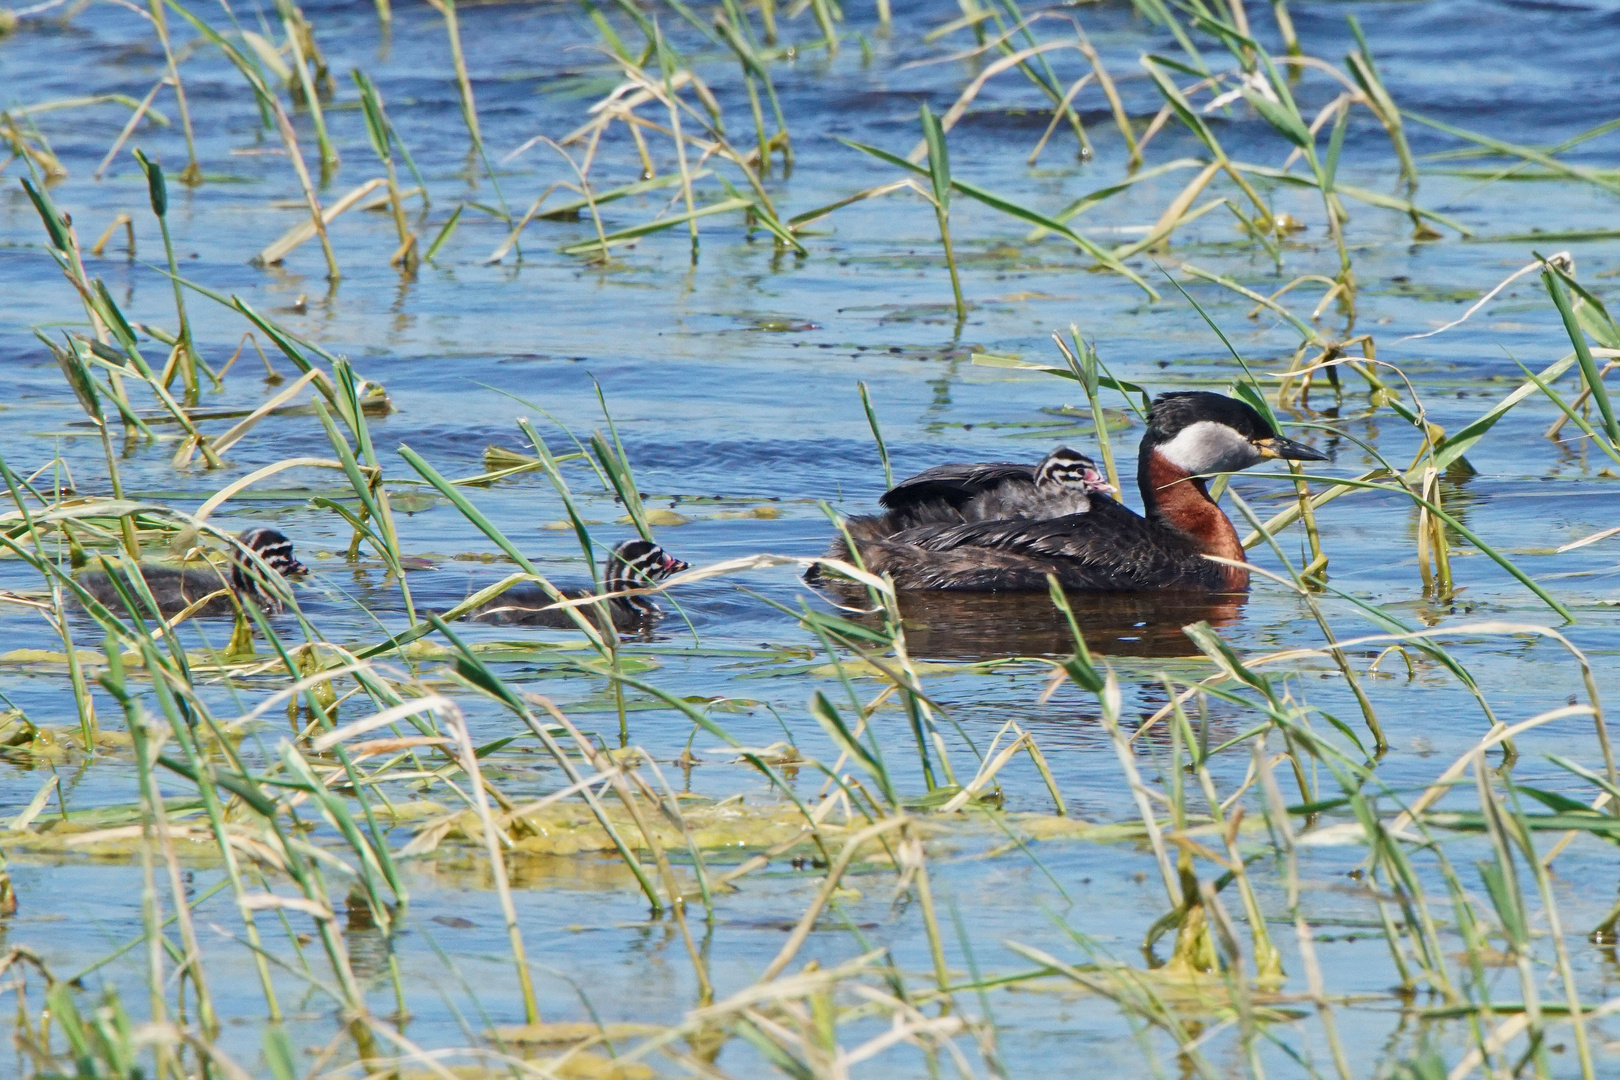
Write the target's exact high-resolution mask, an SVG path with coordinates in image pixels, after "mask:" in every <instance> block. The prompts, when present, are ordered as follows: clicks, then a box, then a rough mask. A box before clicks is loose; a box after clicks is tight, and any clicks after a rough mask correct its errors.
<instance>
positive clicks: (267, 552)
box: [231, 526, 309, 611]
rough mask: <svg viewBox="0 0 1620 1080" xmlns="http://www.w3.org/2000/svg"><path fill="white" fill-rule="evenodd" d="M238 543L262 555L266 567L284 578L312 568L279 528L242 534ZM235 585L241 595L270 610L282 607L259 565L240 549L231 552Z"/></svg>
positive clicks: (261, 527) (237, 539) (232, 576)
mask: <svg viewBox="0 0 1620 1080" xmlns="http://www.w3.org/2000/svg"><path fill="white" fill-rule="evenodd" d="M236 542H237V543H238V544H240V545H241V546H242V547H243V548H246V549H247V550H249V551H252V552H253V553H255V554H256V555H258V556H259V558H261V559H263V560H264V563H265V565H266V566H268V567H269V568H270V569H271V570H274V571H275V572H276V573H278V574H280V575H281V576H282V577H295V576H297V575H299V574H303V573H307V572H308V570H309V568H308V567H306V566H305V565H304V564H303V563H301V562H299V561H298V560H297V559H296V558H294V557H293V544H292V541H291V540H289V539H287V537H286V535H285V534H284V533H282V532H280V531H279V530H276V529H271V528H268V527H266V526H259V527H257V528H253V529H249V530H247V531H246V532H244V533H241V534H240V535H238V536H237V538H236ZM231 586H232V587H233V588H235V589H236V591H237V593H238V594H239V595H242V596H246V597H250V598H252V599H253V600H255V601H256V602H258V604H259V606H260V607H263V608H266V609H268V610H270V611H280V610H281V601H280V599H279V598H278V597H277V596H276V594H275V593H274V592H272V591H271V590H269V589H267V588H266V587H265V583H264V581H263V578H262V572H261V571H260V570H259V568H258V566H256V565H254V563H253V560H252V559H250V558H249V557H248V556H246V555H244V554H243V553H242V552H241V551H239V550H233V551H232V552H231Z"/></svg>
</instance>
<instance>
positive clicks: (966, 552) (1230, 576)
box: [830, 391, 1326, 592]
mask: <svg viewBox="0 0 1620 1080" xmlns="http://www.w3.org/2000/svg"><path fill="white" fill-rule="evenodd" d="M1267 458H1284V459H1288V460H1292V461H1324V460H1326V455H1324V454H1322V453H1319V452H1318V451H1316V450H1313V449H1311V448H1310V447H1308V446H1305V445H1302V444H1301V443H1297V442H1294V441H1292V440H1290V439H1285V438H1283V437H1282V436H1281V435H1279V434H1278V433H1277V432H1276V431H1274V430H1273V429H1272V427H1271V425H1270V424H1269V423H1267V422H1266V420H1265V419H1264V418H1263V417H1262V416H1261V415H1260V414H1259V413H1258V412H1256V411H1255V410H1254V409H1252V408H1250V407H1249V406H1248V405H1246V404H1244V403H1243V402H1241V401H1238V400H1236V399H1233V398H1229V397H1224V396H1222V395H1220V394H1212V393H1208V392H1206V391H1188V392H1181V393H1172V394H1161V395H1159V397H1158V398H1157V399H1156V400H1155V401H1154V402H1153V407H1152V409H1151V410H1150V411H1149V413H1148V425H1147V433H1146V434H1145V435H1143V436H1142V445H1141V452H1140V455H1139V457H1138V460H1137V484H1138V486H1139V487H1140V489H1141V494H1142V506H1143V509H1144V511H1145V516H1144V515H1138V514H1136V513H1134V512H1133V511H1131V510H1129V509H1127V508H1126V507H1124V506H1122V505H1120V504H1119V503H1117V502H1115V501H1114V500H1113V499H1111V498H1109V497H1108V496H1107V495H1105V494H1103V493H1102V492H1100V491H1096V490H1091V491H1085V492H1075V493H1073V494H1071V495H1070V496H1068V498H1069V503H1068V504H1067V505H1068V506H1069V507H1072V508H1070V509H1067V510H1065V509H1062V508H1061V507H1062V505H1063V504H1062V502H1061V500H1054V501H1053V502H1052V503H1050V504H1047V505H1050V506H1052V507H1053V509H1054V510H1056V511H1057V512H1055V513H1050V514H1047V515H1044V516H1038V515H1035V514H1031V513H1029V512H1028V509H1029V508H1032V504H1030V503H1029V502H1028V500H1027V499H1019V498H1012V497H1010V498H1006V499H1004V500H1002V501H1000V502H999V503H998V502H996V501H995V500H987V501H986V502H985V503H984V504H982V505H983V508H984V509H987V510H993V509H994V507H995V506H1000V507H1002V508H1003V509H1004V510H1008V511H1012V510H1019V511H1020V512H1018V513H1010V512H1009V513H1006V514H1005V515H1004V516H1002V517H1000V518H982V517H970V516H968V514H969V513H972V512H977V511H976V510H975V508H976V507H979V506H981V504H980V503H977V502H976V501H975V500H977V499H981V498H983V497H984V495H985V494H986V491H987V490H999V488H1000V485H1004V484H1005V483H1006V480H1005V479H1001V480H999V481H998V482H997V485H996V486H994V487H991V488H988V489H986V488H985V484H986V483H987V482H988V481H980V482H979V483H978V485H977V487H975V485H974V483H973V481H972V480H971V478H972V477H975V476H979V475H981V473H980V472H978V470H989V472H988V473H985V474H982V475H985V476H987V477H989V478H996V477H1003V478H1004V477H1006V476H1008V474H1007V472H1006V471H1005V470H1007V469H1009V468H1018V469H1023V470H1025V473H1024V475H1030V476H1031V477H1032V479H1031V480H1030V481H1024V480H1022V478H1021V476H1020V477H1018V478H1015V480H1014V483H1015V484H1016V483H1025V484H1028V485H1029V487H1030V488H1031V489H1032V490H1034V491H1036V492H1038V491H1039V485H1035V484H1034V483H1033V470H1031V469H1030V467H1029V466H1004V465H990V466H973V465H954V466H942V467H941V468H940V469H930V470H929V471H928V472H926V473H922V474H920V475H918V476H916V477H913V478H912V479H910V480H907V481H905V482H903V483H901V484H898V485H896V486H895V487H894V488H893V489H892V490H891V491H889V492H888V493H887V494H885V495H884V496H883V499H882V502H883V505H884V506H886V507H889V508H890V509H889V512H888V513H886V514H883V515H879V516H874V517H856V518H851V519H849V521H848V523H847V527H848V529H849V534H850V536H851V537H852V538H853V539H854V541H855V546H856V548H857V549H858V550H859V552H860V555H861V558H862V560H863V561H864V563H865V565H866V568H867V569H868V570H870V571H872V572H873V573H876V574H882V573H888V574H890V575H891V576H892V577H893V578H894V583H895V586H896V587H897V588H900V589H963V590H973V591H985V592H994V591H1006V592H1035V591H1044V590H1045V589H1046V587H1047V585H1046V576H1047V575H1048V574H1053V575H1055V576H1056V577H1057V579H1058V581H1059V583H1060V584H1062V586H1063V587H1064V588H1066V589H1072V590H1076V591H1087V590H1090V591H1098V592H1102V591H1113V592H1139V591H1143V590H1148V589H1163V588H1190V589H1201V590H1205V591H1212V592H1235V591H1240V590H1243V589H1246V588H1248V585H1249V572H1248V570H1247V569H1244V568H1242V567H1237V566H1227V565H1224V564H1222V563H1218V562H1214V561H1212V560H1210V559H1206V558H1204V556H1205V555H1215V556H1219V557H1222V558H1226V559H1231V560H1234V561H1236V562H1243V561H1244V557H1243V545H1242V544H1241V543H1240V542H1239V540H1238V535H1237V530H1236V529H1234V528H1233V527H1232V523H1231V521H1229V520H1228V519H1227V517H1226V515H1225V514H1224V513H1222V512H1221V508H1220V507H1219V506H1217V505H1216V504H1215V501H1214V500H1213V499H1211V498H1210V497H1209V491H1208V489H1207V487H1206V486H1205V482H1204V480H1203V479H1202V477H1203V476H1205V475H1206V474H1209V473H1221V472H1236V471H1238V470H1240V469H1247V468H1249V467H1250V466H1252V465H1256V464H1259V463H1260V462H1261V461H1264V460H1266V459H1267ZM931 474H934V475H936V476H949V477H953V478H957V477H959V478H961V479H960V481H959V482H958V483H959V486H958V487H956V488H953V487H952V486H951V484H950V483H943V484H942V483H940V482H939V481H937V480H934V479H930V476H931ZM1080 486H1084V483H1083V480H1082V483H1081V485H1080ZM966 489H972V490H971V491H970V493H968V494H967V495H965V496H964V495H963V491H964V490H966ZM1015 490H1018V491H1022V490H1023V489H1018V488H1015ZM908 491H909V492H914V493H915V494H913V495H908V494H907V492H908ZM964 508H965V509H966V511H967V512H964ZM830 554H831V556H832V557H833V558H839V559H847V558H848V557H849V552H848V550H847V548H846V547H845V546H844V544H843V542H842V540H840V541H839V542H837V543H835V544H834V545H833V549H832V551H831V553H830Z"/></svg>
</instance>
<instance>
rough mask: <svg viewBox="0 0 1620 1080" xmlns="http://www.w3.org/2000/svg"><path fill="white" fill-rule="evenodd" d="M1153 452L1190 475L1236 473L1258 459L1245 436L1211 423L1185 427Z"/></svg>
mask: <svg viewBox="0 0 1620 1080" xmlns="http://www.w3.org/2000/svg"><path fill="white" fill-rule="evenodd" d="M1157 452H1158V453H1160V454H1162V455H1163V456H1164V458H1165V459H1166V460H1167V461H1169V462H1170V463H1171V464H1172V465H1175V466H1176V467H1177V468H1181V469H1185V470H1187V472H1189V473H1192V474H1194V475H1197V474H1199V473H1213V472H1237V471H1238V470H1240V469H1247V468H1248V467H1249V466H1250V465H1254V464H1257V463H1258V462H1259V461H1260V460H1261V458H1260V451H1259V450H1257V449H1255V447H1254V444H1253V443H1251V442H1249V440H1248V439H1247V438H1246V437H1244V436H1243V435H1241V434H1239V433H1238V432H1236V431H1234V430H1233V429H1231V428H1229V427H1227V426H1226V425H1225V424H1220V423H1216V422H1215V421H1213V420H1200V421H1198V423H1196V424H1189V425H1187V426H1186V427H1184V428H1182V429H1181V430H1180V431H1179V432H1177V433H1176V437H1175V438H1173V439H1171V440H1170V441H1169V442H1165V443H1160V444H1159V446H1158V447H1157Z"/></svg>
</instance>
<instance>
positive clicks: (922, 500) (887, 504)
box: [878, 461, 1035, 511]
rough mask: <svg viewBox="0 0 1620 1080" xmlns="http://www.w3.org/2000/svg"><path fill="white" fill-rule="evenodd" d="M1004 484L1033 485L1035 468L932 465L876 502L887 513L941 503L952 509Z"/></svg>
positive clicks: (1000, 463) (988, 464) (1009, 464)
mask: <svg viewBox="0 0 1620 1080" xmlns="http://www.w3.org/2000/svg"><path fill="white" fill-rule="evenodd" d="M1008 480H1022V481H1024V482H1025V483H1027V484H1033V483H1034V482H1035V466H1033V465H1019V464H1017V463H1015V462H1011V461H985V462H979V463H977V464H972V465H936V466H934V467H933V468H932V469H927V470H925V471H923V472H920V473H918V474H917V475H916V476H913V477H911V478H910V479H907V480H902V481H900V482H899V483H898V484H896V485H894V487H892V488H890V489H889V490H888V491H885V492H884V493H883V497H882V498H880V499H879V500H878V502H880V503H882V504H883V507H884V508H885V509H887V510H896V511H905V510H910V509H913V508H916V507H918V506H921V505H924V504H927V503H931V502H938V501H942V502H945V503H948V504H949V505H952V506H959V505H961V504H962V503H965V502H967V501H968V500H969V499H971V498H973V496H975V495H977V494H979V493H980V492H984V491H989V490H990V489H991V488H994V487H996V486H997V485H999V484H1003V483H1005V482H1007V481H1008Z"/></svg>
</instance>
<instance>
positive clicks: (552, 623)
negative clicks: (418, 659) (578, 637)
mask: <svg viewBox="0 0 1620 1080" xmlns="http://www.w3.org/2000/svg"><path fill="white" fill-rule="evenodd" d="M686 568H687V564H686V563H684V562H682V561H681V560H679V559H677V558H675V557H674V556H672V555H669V554H667V553H666V552H665V551H664V549H663V548H661V547H659V546H658V545H657V544H654V543H652V542H651V541H650V540H623V541H620V542H619V544H618V545H617V546H615V547H614V549H613V550H612V552H610V553H609V554H608V557H607V560H606V561H605V562H604V564H603V567H602V592H603V593H616V592H624V591H625V590H627V589H644V588H646V587H647V586H648V585H651V584H653V583H654V582H658V581H662V580H663V579H664V578H667V577H669V576H670V575H671V574H678V573H680V572H681V571H682V570H685V569H686ZM559 591H560V592H561V593H562V594H563V597H564V598H565V599H568V600H578V599H581V598H583V597H587V596H595V595H596V593H595V592H593V591H592V590H591V588H590V586H588V585H575V586H569V587H565V588H562V589H560V590H559ZM555 602H556V601H554V600H553V599H552V598H551V597H550V596H549V595H547V594H546V592H545V590H544V589H542V588H541V587H540V586H539V585H537V584H535V583H533V582H526V583H524V584H522V585H514V586H512V587H511V588H510V589H507V590H506V591H505V592H503V593H501V594H500V595H499V596H497V597H495V598H494V599H493V600H490V601H488V602H487V603H484V604H481V605H480V606H478V607H476V608H474V609H473V610H472V611H470V612H468V613H467V614H466V615H464V616H462V617H463V618H466V619H472V620H475V621H477V622H486V623H494V624H495V625H498V626H546V627H553V628H557V629H568V630H572V629H574V628H575V627H576V626H577V625H578V624H577V623H575V622H574V619H573V616H571V615H570V614H569V613H568V609H566V608H553V607H550V605H551V604H553V603H555ZM607 607H608V611H609V612H610V613H611V614H612V616H613V625H614V627H615V628H616V629H619V630H633V629H637V628H641V627H646V626H650V625H651V624H652V623H654V622H656V621H657V620H658V618H659V616H661V615H662V614H663V611H662V610H661V609H660V608H659V607H658V605H657V604H655V603H654V602H653V599H652V597H650V596H615V597H614V598H613V599H611V600H609V601H608V602H607ZM574 610H577V611H578V612H579V613H580V615H582V616H584V618H585V619H586V620H587V621H589V622H593V623H594V622H595V612H594V611H593V610H592V609H591V608H590V607H588V606H587V607H580V608H576V609H574Z"/></svg>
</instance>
